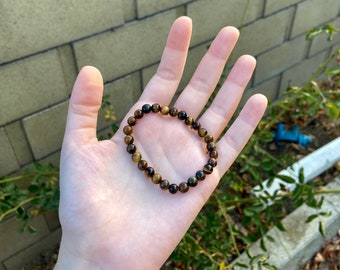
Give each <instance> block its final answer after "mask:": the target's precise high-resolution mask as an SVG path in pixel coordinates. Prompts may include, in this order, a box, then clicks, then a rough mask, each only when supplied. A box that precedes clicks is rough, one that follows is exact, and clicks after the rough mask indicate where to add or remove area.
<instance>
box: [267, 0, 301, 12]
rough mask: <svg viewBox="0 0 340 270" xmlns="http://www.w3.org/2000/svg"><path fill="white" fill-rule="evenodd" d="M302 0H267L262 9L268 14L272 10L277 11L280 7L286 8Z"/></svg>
mask: <svg viewBox="0 0 340 270" xmlns="http://www.w3.org/2000/svg"><path fill="white" fill-rule="evenodd" d="M301 1H302V0H285V1H277V0H267V1H266V6H265V10H264V14H265V15H268V14H271V13H273V12H276V11H279V10H281V9H285V8H288V7H290V6H292V5H294V4H296V3H299V2H301Z"/></svg>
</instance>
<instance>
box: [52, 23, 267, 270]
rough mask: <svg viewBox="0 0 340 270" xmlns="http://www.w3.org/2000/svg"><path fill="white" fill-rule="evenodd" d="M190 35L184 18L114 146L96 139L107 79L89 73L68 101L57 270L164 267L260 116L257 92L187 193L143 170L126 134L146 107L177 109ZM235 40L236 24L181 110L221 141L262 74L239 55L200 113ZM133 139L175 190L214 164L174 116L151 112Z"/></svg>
mask: <svg viewBox="0 0 340 270" xmlns="http://www.w3.org/2000/svg"><path fill="white" fill-rule="evenodd" d="M190 35H191V21H190V19H189V18H186V17H181V18H179V19H177V20H176V21H175V22H174V24H173V26H172V28H171V30H170V33H169V37H168V40H167V44H166V47H165V49H164V52H163V56H162V60H161V63H160V65H159V68H158V70H157V72H156V74H155V75H154V77H153V78H152V79H151V81H150V82H149V84H148V85H147V87H146V88H145V90H144V92H143V94H142V96H141V97H140V99H139V101H137V103H136V104H135V105H134V106H133V107H132V108H131V110H130V111H129V113H128V114H127V116H126V117H125V119H124V120H123V121H122V124H121V126H120V128H119V130H118V131H117V133H116V134H115V135H114V137H113V138H112V139H111V140H106V141H100V142H98V140H97V138H96V124H97V115H98V110H99V107H100V103H101V98H102V92H103V85H102V84H103V83H102V78H101V75H100V73H99V71H98V70H96V69H95V68H93V67H85V68H83V69H82V70H81V72H80V74H79V76H78V78H77V81H76V83H75V86H74V89H73V92H72V96H71V100H70V106H69V114H68V120H67V126H66V132H65V138H64V142H63V148H62V157H61V178H60V185H61V198H60V220H61V224H62V229H63V237H62V243H61V248H60V255H59V259H58V263H57V266H56V269H159V268H160V266H161V265H162V264H163V263H164V261H165V260H166V259H167V257H168V256H169V255H170V254H171V252H172V251H173V249H174V248H175V247H176V245H177V244H178V243H179V241H180V240H181V238H182V237H183V235H184V234H185V232H186V231H187V229H188V228H189V226H190V224H191V223H192V222H193V220H194V218H195V217H196V215H197V214H198V212H199V211H200V209H201V208H202V207H203V205H204V203H205V202H206V200H207V199H208V198H209V196H210V195H211V193H212V192H213V190H214V189H215V188H216V186H217V184H218V182H219V179H220V178H221V176H222V175H223V174H224V173H225V172H226V170H227V169H228V168H229V167H230V165H231V164H232V162H233V161H234V160H235V158H236V157H237V155H238V154H239V152H240V151H241V150H242V148H243V147H244V145H245V143H246V142H247V140H248V139H249V137H250V136H251V134H252V132H253V130H254V128H255V127H256V125H257V123H258V121H259V119H260V118H261V117H262V114H263V112H264V110H265V107H266V99H265V98H264V97H263V96H262V95H255V96H253V97H251V98H250V99H249V100H248V102H247V103H246V105H245V106H244V108H243V110H242V111H241V113H240V115H239V116H238V118H237V119H236V120H235V122H234V123H233V124H232V125H231V127H230V128H229V130H228V131H227V132H226V134H225V135H223V137H221V138H220V140H219V141H218V143H217V149H218V152H219V158H218V164H217V166H216V167H215V168H214V171H213V173H212V174H210V175H207V177H206V179H205V180H204V181H201V182H199V183H198V185H197V186H196V187H194V188H190V189H189V191H188V192H187V193H184V194H182V193H180V192H178V193H177V194H170V193H169V192H168V191H163V190H161V189H160V188H159V186H158V185H155V184H153V183H152V182H151V181H150V178H147V177H146V176H145V175H144V173H143V172H142V171H141V170H139V169H138V167H137V164H136V163H135V162H133V161H132V159H131V155H130V154H128V153H127V151H126V144H125V143H124V137H125V134H124V133H123V127H124V126H125V125H126V120H127V118H128V117H129V116H131V115H133V114H134V111H135V110H136V109H140V108H141V107H142V106H143V105H144V104H151V105H152V104H154V103H159V104H161V105H169V103H170V102H171V100H172V98H173V96H174V94H175V92H176V89H177V87H178V84H179V81H180V78H181V76H182V72H183V68H184V64H185V60H186V56H187V51H188V46H189V41H190ZM237 38H238V31H237V30H236V29H235V28H233V27H226V28H224V29H222V30H221V31H220V32H219V34H218V35H217V36H216V38H215V40H214V41H213V43H212V44H211V46H210V48H209V50H208V51H207V53H206V55H205V56H204V58H203V59H202V61H201V63H200V65H199V66H198V68H197V70H196V72H195V74H194V75H193V78H192V79H191V81H190V83H189V84H188V86H187V87H186V88H185V89H184V90H183V92H182V94H181V95H180V96H179V97H178V99H177V100H176V101H175V102H174V105H173V106H174V107H176V108H178V109H180V110H184V111H186V112H187V114H188V115H190V116H192V117H193V118H195V119H196V118H198V120H199V122H200V123H201V126H202V127H204V128H206V129H207V130H208V132H209V133H210V134H211V135H213V136H214V138H218V137H219V136H220V134H221V132H222V131H223V129H224V128H225V126H226V125H227V123H228V121H229V120H230V118H231V116H232V115H233V113H234V111H235V109H236V107H237V105H238V103H239V100H240V98H241V95H242V93H243V90H244V88H245V86H246V84H247V83H248V81H249V79H250V77H251V75H252V72H253V70H254V68H255V60H254V58H253V57H251V56H242V57H240V58H239V59H238V60H237V62H236V63H235V65H234V67H233V69H232V70H231V72H230V74H229V76H228V78H227V80H226V81H225V83H224V84H223V86H222V88H221V90H220V92H219V93H218V95H217V96H216V98H215V99H214V101H213V102H212V104H211V106H210V107H209V108H208V109H207V110H206V111H205V112H204V113H203V114H202V115H201V112H202V110H203V108H204V107H205V105H206V103H207V101H208V99H209V97H210V95H211V93H212V91H213V90H214V88H215V86H216V84H217V83H218V80H219V77H220V76H221V73H222V71H223V67H224V65H225V62H226V60H227V58H228V56H229V55H230V53H231V51H232V49H233V47H234V45H235V43H236V41H237ZM133 136H134V139H135V141H134V144H135V145H136V146H137V151H138V152H140V153H141V154H142V157H143V159H145V160H146V161H148V164H149V165H150V166H152V167H153V168H154V169H155V170H156V171H157V172H159V173H160V174H161V175H162V177H163V178H164V179H168V180H169V182H170V183H176V184H179V183H180V182H186V181H187V179H188V178H189V177H190V176H192V175H194V174H195V172H196V171H197V170H200V169H201V168H202V167H203V165H204V164H205V163H206V162H207V159H208V157H207V154H206V150H204V148H203V144H202V139H201V138H199V137H198V136H197V131H195V132H194V131H193V130H191V129H189V128H188V127H187V126H186V125H185V124H184V123H183V121H181V120H178V119H177V118H176V117H171V116H163V115H161V114H160V113H157V114H156V113H152V112H151V113H149V114H147V115H145V116H144V117H143V118H142V119H140V120H138V121H137V124H136V126H134V127H133Z"/></svg>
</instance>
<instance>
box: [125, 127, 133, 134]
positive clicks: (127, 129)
mask: <svg viewBox="0 0 340 270" xmlns="http://www.w3.org/2000/svg"><path fill="white" fill-rule="evenodd" d="M132 131H133V129H132V127H131V126H129V125H127V126H125V127H124V128H123V132H124V134H125V135H130V134H131V133H132Z"/></svg>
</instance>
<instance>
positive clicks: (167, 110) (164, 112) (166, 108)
mask: <svg viewBox="0 0 340 270" xmlns="http://www.w3.org/2000/svg"><path fill="white" fill-rule="evenodd" d="M169 111H170V109H169V107H168V106H162V108H161V114H163V115H167V114H168V113H169Z"/></svg>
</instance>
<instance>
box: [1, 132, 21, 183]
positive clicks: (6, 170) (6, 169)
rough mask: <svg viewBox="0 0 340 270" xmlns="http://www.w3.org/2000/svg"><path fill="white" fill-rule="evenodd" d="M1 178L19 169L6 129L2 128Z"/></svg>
mask: <svg viewBox="0 0 340 270" xmlns="http://www.w3.org/2000/svg"><path fill="white" fill-rule="evenodd" d="M0 153H1V154H0V176H5V175H8V174H10V173H11V172H13V171H15V170H18V169H19V167H20V166H19V163H18V160H17V158H16V156H15V153H14V150H13V148H12V145H11V143H10V141H9V138H8V136H7V133H6V131H5V129H4V128H0Z"/></svg>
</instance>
